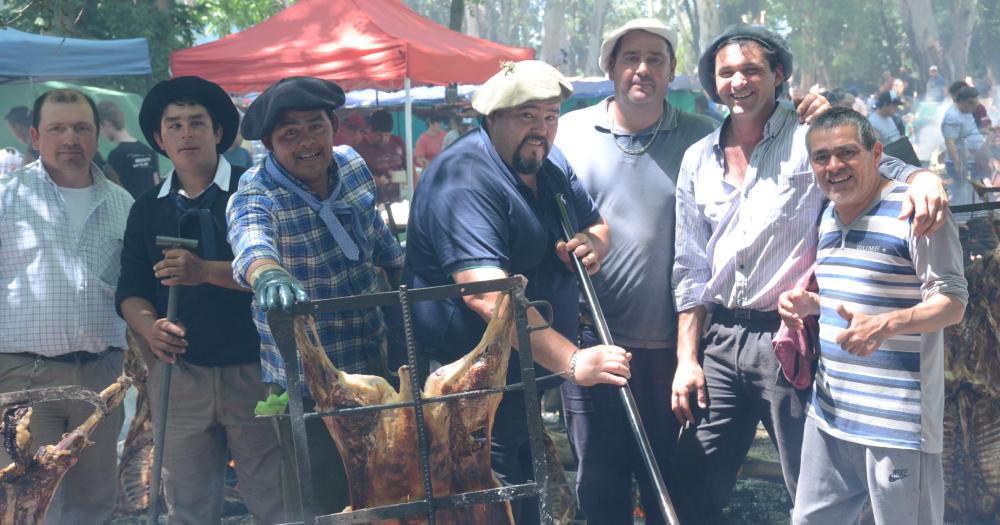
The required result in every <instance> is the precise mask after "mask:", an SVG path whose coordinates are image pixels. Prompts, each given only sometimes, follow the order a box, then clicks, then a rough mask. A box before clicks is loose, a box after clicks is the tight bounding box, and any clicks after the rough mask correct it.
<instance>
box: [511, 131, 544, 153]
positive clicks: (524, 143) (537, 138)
mask: <svg viewBox="0 0 1000 525" xmlns="http://www.w3.org/2000/svg"><path fill="white" fill-rule="evenodd" d="M528 141H538V142H541V143H542V147H543V148H545V150H546V151H548V149H549V139H547V138H545V137H543V136H541V135H528V136H527V137H524V140H522V141H521V144H520V146H518V148H517V149H521V148H522V147H524V146H527V145H528Z"/></svg>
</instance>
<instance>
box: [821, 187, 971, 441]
mask: <svg viewBox="0 0 1000 525" xmlns="http://www.w3.org/2000/svg"><path fill="white" fill-rule="evenodd" d="M905 192H906V185H904V184H900V183H898V182H894V183H891V184H890V185H889V186H888V187H886V188H885V189H883V190H882V192H881V194H880V195H879V197H878V198H877V199H875V200H874V202H872V203H871V204H870V205H869V206H868V209H867V210H866V211H865V212H864V213H862V214H861V216H859V217H858V218H857V219H855V220H854V222H853V223H852V224H849V225H845V224H844V223H843V222H841V220H840V217H839V216H838V215H837V213H836V210H835V209H834V207H833V206H832V205H830V206H827V209H826V211H825V212H824V213H823V218H822V220H821V222H820V226H819V246H818V253H817V255H816V259H817V261H816V279H817V281H818V283H819V296H820V317H819V339H820V341H819V344H820V360H819V366H818V368H817V372H816V387H815V388H814V389H813V396H812V403H811V404H810V407H809V417H811V418H813V420H814V421H815V422H816V425H817V426H818V427H819V428H820V429H821V430H823V431H824V432H826V433H827V434H830V435H832V436H835V437H837V438H840V439H843V440H846V441H850V442H853V443H859V444H862V445H872V446H877V447H889V448H902V449H911V450H922V451H923V452H926V453H929V454H939V453H940V452H941V445H942V442H943V426H942V420H943V418H944V337H943V334H942V331H941V330H937V331H934V332H927V333H922V334H900V335H897V336H894V337H891V338H888V339H886V340H885V341H883V342H882V344H881V345H880V346H879V348H878V349H877V350H876V351H875V352H874V353H872V354H871V355H867V356H856V355H851V354H850V353H848V352H845V351H844V349H843V348H842V347H841V346H840V345H839V344H837V342H836V340H837V337H838V336H839V335H840V334H841V332H842V331H843V330H844V329H845V328H846V327H847V321H845V320H844V319H843V318H842V317H841V316H840V315H839V314H838V313H837V306H839V305H844V306H845V307H846V308H847V309H848V310H851V311H852V312H862V313H866V314H871V315H875V314H880V313H884V312H887V311H892V310H901V309H906V308H911V307H913V306H915V305H917V304H919V303H920V302H921V301H926V300H927V299H929V298H930V297H932V296H934V295H936V294H948V295H950V296H952V297H953V298H955V299H957V300H958V301H961V302H962V303H966V302H968V297H969V294H968V289H967V283H966V280H965V275H964V274H965V272H964V268H963V266H962V246H961V244H960V242H959V239H958V228H957V227H956V226H955V222H954V221H952V220H950V219H949V220H948V221H947V222H946V223H945V225H944V226H943V227H941V228H940V229H939V230H938V231H936V232H935V233H934V234H932V235H930V236H923V237H916V236H915V235H913V232H912V231H911V225H910V221H908V220H900V219H899V218H898V217H899V211H900V209H901V208H902V203H903V200H904V199H905V198H906V195H905Z"/></svg>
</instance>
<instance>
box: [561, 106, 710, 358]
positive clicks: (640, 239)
mask: <svg viewBox="0 0 1000 525" xmlns="http://www.w3.org/2000/svg"><path fill="white" fill-rule="evenodd" d="M610 100H611V98H608V99H605V100H603V101H601V102H599V103H598V104H596V105H594V106H590V107H587V108H583V109H580V110H577V111H573V112H571V113H567V114H566V115H563V117H562V118H560V119H559V132H558V134H557V135H556V145H557V146H559V149H561V150H562V152H563V153H564V154H565V155H566V158H567V159H569V162H570V165H572V166H573V170H574V171H576V174H577V177H579V179H580V181H581V182H582V183H583V186H584V188H586V189H587V192H588V193H590V196H591V197H592V198H593V199H594V201H595V202H597V206H598V208H599V209H600V212H601V216H602V217H604V219H605V220H607V221H608V224H609V226H610V227H611V251H610V252H609V253H608V256H607V257H606V258H605V260H604V263H603V265H602V266H601V270H600V271H599V272H598V273H597V274H595V275H594V287H595V288H596V290H597V295H598V298H599V300H600V302H601V308H602V309H603V310H604V315H605V317H606V318H607V321H608V326H609V328H610V329H611V333H612V335H613V336H614V340H615V343H616V344H620V345H623V346H631V347H638V348H666V347H673V346H674V345H675V344H676V340H677V314H676V312H675V310H674V302H673V292H672V290H671V288H670V281H671V271H672V269H673V264H674V195H675V191H676V182H677V173H678V170H679V169H680V164H681V159H682V158H683V157H684V151H685V150H687V148H688V147H689V146H691V145H692V144H694V143H695V142H697V141H698V140H700V139H702V138H704V137H705V136H706V135H708V134H709V133H711V132H712V131H713V130H715V128H716V123H715V122H714V121H713V120H711V119H709V118H708V117H704V116H701V115H694V114H691V113H685V112H683V111H680V110H678V109H676V108H674V107H673V106H671V105H670V103H668V102H664V114H663V120H662V122H661V123H660V126H659V132H658V133H657V134H656V138H655V139H652V140H653V142H652V144H650V147H649V148H648V149H647V150H646V152H645V153H643V154H639V155H632V154H628V153H625V152H623V151H622V148H625V149H628V150H630V151H637V150H640V149H642V147H643V146H645V145H646V144H647V143H648V142H649V141H650V140H651V136H652V133H653V131H654V129H653V127H650V128H649V129H646V130H643V131H641V132H639V133H635V134H631V135H630V134H628V133H625V132H624V131H622V130H621V129H615V130H614V131H612V130H611V129H610V128H611V118H610V116H609V114H608V102H609V101H610ZM616 137H617V141H618V142H617V143H618V145H617V146H616V145H615V144H616V142H615V141H616ZM619 146H620V147H619Z"/></svg>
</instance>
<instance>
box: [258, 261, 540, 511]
mask: <svg viewBox="0 0 1000 525" xmlns="http://www.w3.org/2000/svg"><path fill="white" fill-rule="evenodd" d="M526 282H527V281H526V280H525V279H524V278H523V277H521V276H514V277H508V278H505V279H496V280H491V281H482V282H476V283H469V284H461V285H449V286H438V287H431V288H419V289H414V290H410V289H408V288H407V287H405V286H401V287H400V288H399V290H398V291H395V292H383V293H376V294H370V295H356V296H351V297H339V298H336V299H327V300H321V301H311V302H306V303H298V304H296V305H295V307H294V308H293V309H292V312H291V314H287V313H285V312H283V311H281V310H277V311H273V312H269V313H268V316H267V322H268V325H269V326H270V327H271V334H272V335H273V336H274V340H275V343H276V344H277V346H278V350H279V351H280V353H281V357H282V359H283V360H284V363H285V377H287V378H288V407H289V416H290V418H291V427H292V443H293V446H294V450H295V461H296V464H297V467H298V477H299V479H298V481H299V486H300V491H299V492H300V498H301V499H300V502H299V503H300V505H301V509H302V521H301V522H295V524H299V523H302V524H305V525H312V524H323V525H335V524H336V525H341V524H355V523H368V522H371V521H376V520H381V519H393V518H403V517H411V516H417V515H421V514H422V515H424V516H425V517H426V519H427V523H428V524H429V525H434V523H435V514H434V513H435V511H437V510H440V509H447V508H457V507H465V506H470V505H475V504H480V503H499V502H502V501H509V500H514V499H521V498H530V497H534V496H537V497H538V508H539V515H540V516H541V522H542V523H544V524H549V523H553V522H554V521H553V517H552V497H553V491H552V490H551V487H550V481H551V480H549V479H547V477H546V472H547V471H546V461H547V460H546V455H545V445H544V442H543V437H542V432H543V428H542V418H541V409H540V406H539V403H538V389H537V386H536V384H535V382H536V378H535V367H534V361H533V359H532V354H531V342H530V338H529V335H530V333H531V332H533V331H536V330H542V329H545V328H547V327H548V324H544V325H529V324H528V317H527V310H528V308H530V307H535V308H536V309H538V310H539V311H540V312H542V314H543V316H545V317H546V318H547V319H551V306H550V305H549V304H548V303H546V302H544V301H534V302H532V301H528V300H527V298H526V297H525V295H524V287H525V284H526ZM488 292H510V294H511V298H512V299H513V308H514V322H515V329H516V334H517V347H518V349H519V351H518V352H517V354H518V365H519V366H520V367H521V377H522V381H521V383H517V384H512V385H507V386H505V387H503V388H493V389H484V390H475V391H469V392H460V393H457V394H450V395H446V396H440V397H435V398H429V399H423V398H422V397H421V395H420V390H421V386H422V384H423V383H422V382H421V381H420V379H421V378H420V377H419V368H418V363H417V353H416V347H415V341H414V336H413V325H412V318H411V315H410V303H412V302H414V301H434V300H442V299H449V298H455V297H461V296H464V295H473V294H480V293H488ZM393 305H399V306H400V307H401V308H402V312H403V326H404V330H405V336H406V358H407V363H408V365H409V368H408V370H409V373H410V379H411V388H412V389H413V392H412V394H413V401H408V402H404V403H394V404H388V405H372V406H365V407H353V408H345V409H340V410H334V411H330V412H322V413H316V412H310V413H304V412H303V406H302V387H303V384H302V380H301V379H300V377H299V360H298V356H297V352H296V345H295V338H294V333H293V330H294V328H293V324H292V321H293V319H294V317H295V316H297V315H308V314H314V313H320V312H337V311H342V310H359V309H368V308H375V307H379V306H393ZM511 361H513V360H511ZM513 364H514V363H513V362H511V363H510V364H509V365H508V366H513ZM513 390H523V391H524V404H525V414H526V417H527V428H528V440H529V446H530V451H531V458H532V467H533V471H534V481H533V482H531V483H525V484H520V485H511V486H505V487H499V488H494V489H488V490H480V491H474V492H466V493H461V494H454V495H449V496H435V495H434V492H433V487H432V485H431V477H430V459H429V458H430V451H429V447H428V438H427V430H426V427H425V422H424V413H423V406H424V405H426V404H429V403H440V402H444V401H448V400H452V399H459V398H464V397H476V396H485V395H489V394H496V393H500V392H507V391H513ZM402 407H413V409H414V412H415V415H416V425H417V428H416V430H417V448H418V450H419V456H420V457H419V460H420V472H421V475H422V478H423V479H422V482H423V489H424V494H425V498H424V499H422V500H416V501H410V502H407V503H398V504H394V505H386V506H380V507H371V508H366V509H359V510H355V511H352V512H346V513H338V514H328V515H324V516H316V515H315V513H314V510H313V509H314V507H313V501H312V499H313V490H312V489H313V486H312V476H311V474H310V472H311V470H310V461H309V443H308V441H307V438H306V426H305V421H306V419H307V418H313V417H321V416H326V415H336V414H358V413H362V412H374V411H381V410H390V409H396V408H402Z"/></svg>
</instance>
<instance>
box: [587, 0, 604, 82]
mask: <svg viewBox="0 0 1000 525" xmlns="http://www.w3.org/2000/svg"><path fill="white" fill-rule="evenodd" d="M606 7H607V2H606V1H605V0H594V11H593V12H592V13H591V18H590V28H589V32H588V35H590V36H589V38H588V39H587V62H586V63H585V64H583V71H584V72H585V73H586V74H588V75H599V74H601V68H600V66H599V65H598V64H597V61H598V58H600V56H601V41H602V40H603V39H604V19H605V14H606V11H607V9H606Z"/></svg>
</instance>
